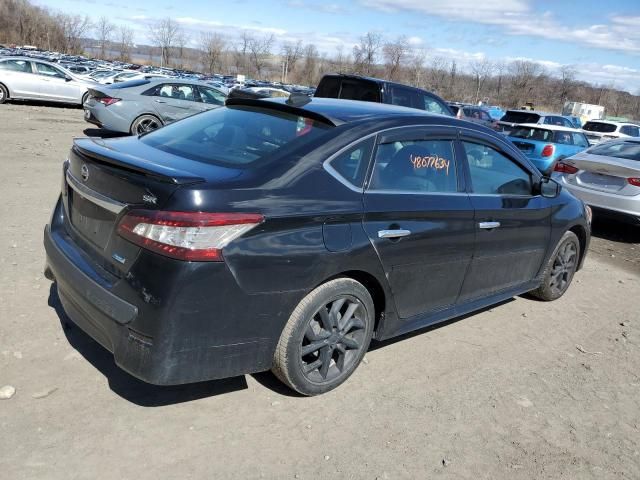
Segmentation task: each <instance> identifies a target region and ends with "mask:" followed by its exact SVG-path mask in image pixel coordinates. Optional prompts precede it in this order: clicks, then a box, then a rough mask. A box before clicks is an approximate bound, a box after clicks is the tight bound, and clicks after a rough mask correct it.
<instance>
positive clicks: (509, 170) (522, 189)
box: [462, 142, 533, 195]
mask: <svg viewBox="0 0 640 480" xmlns="http://www.w3.org/2000/svg"><path fill="white" fill-rule="evenodd" d="M462 145H463V147H464V151H465V153H466V155H467V161H468V163H469V171H470V173H471V185H472V188H473V193H479V194H485V195H531V194H532V191H533V188H532V182H531V175H530V174H529V172H527V171H526V170H524V169H523V168H522V167H520V166H519V165H518V164H516V162H514V161H513V160H511V159H510V158H508V157H506V156H504V155H503V154H501V153H500V152H498V151H497V150H495V149H493V148H491V147H487V146H486V145H480V144H477V143H471V142H462Z"/></svg>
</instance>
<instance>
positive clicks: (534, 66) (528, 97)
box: [508, 60, 545, 106]
mask: <svg viewBox="0 0 640 480" xmlns="http://www.w3.org/2000/svg"><path fill="white" fill-rule="evenodd" d="M509 73H510V77H511V95H510V98H509V99H508V103H510V104H511V106H518V105H522V103H524V102H530V101H532V92H533V90H534V88H535V85H536V83H537V82H538V81H539V80H540V79H541V77H542V76H543V75H544V74H545V69H544V67H543V66H542V65H540V64H539V63H535V62H530V61H527V60H516V61H515V62H512V63H511V64H510V65H509Z"/></svg>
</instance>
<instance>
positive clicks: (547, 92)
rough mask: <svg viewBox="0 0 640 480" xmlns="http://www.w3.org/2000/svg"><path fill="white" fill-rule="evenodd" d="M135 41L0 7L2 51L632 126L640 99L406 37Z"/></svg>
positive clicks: (165, 26)
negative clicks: (573, 114) (580, 116)
mask: <svg viewBox="0 0 640 480" xmlns="http://www.w3.org/2000/svg"><path fill="white" fill-rule="evenodd" d="M133 36H134V35H133V31H132V30H131V28H129V27H127V26H116V25H114V24H112V23H111V22H110V21H109V20H108V19H107V18H104V17H102V18H99V19H98V20H97V21H95V22H91V21H90V19H89V17H87V16H81V15H67V14H62V13H55V12H50V11H49V10H47V9H45V8H42V7H38V6H34V5H31V4H30V3H29V2H28V1H27V0H0V43H15V44H31V45H36V46H39V47H40V48H46V49H47V50H53V51H61V52H65V53H71V54H79V53H82V51H83V47H86V46H87V44H86V41H87V39H88V38H91V40H90V41H89V44H90V45H91V46H97V51H96V49H95V48H92V53H93V54H94V55H95V56H98V57H100V58H104V59H114V60H121V61H125V62H129V61H136V62H139V63H140V62H144V63H154V64H159V65H161V66H166V67H173V68H181V69H190V70H195V71H199V72H203V73H207V74H212V73H221V74H230V75H235V74H244V75H246V76H248V77H249V78H255V79H261V80H271V81H284V82H289V83H296V84H302V85H316V84H317V82H318V80H319V79H320V77H321V76H322V75H323V74H325V73H328V72H339V73H355V74H361V75H369V76H375V77H381V78H386V79H389V80H393V81H397V82H401V83H406V84H409V85H414V86H417V87H420V88H424V89H426V90H429V91H433V92H435V93H437V94H439V95H440V96H442V97H444V98H446V99H447V100H455V101H463V102H469V103H478V102H479V101H482V102H485V103H488V104H492V105H501V106H503V107H506V108H518V107H521V106H523V105H525V104H527V103H532V104H533V105H534V106H535V108H538V109H545V110H550V111H560V110H561V109H562V106H563V104H564V102H565V101H567V100H572V101H579V102H585V103H592V104H598V105H603V106H604V107H605V109H606V112H607V115H611V116H616V117H618V116H620V117H628V118H636V119H638V118H640V95H632V94H630V93H629V92H625V91H621V90H619V89H616V88H614V87H613V86H611V85H594V84H591V83H588V82H585V81H581V80H580V79H579V78H578V73H577V71H576V70H575V69H574V68H573V67H572V66H563V67H561V68H560V69H559V70H558V71H553V72H552V71H549V70H548V69H547V68H545V67H544V66H543V65H541V64H540V63H536V62H532V61H527V60H515V61H511V62H502V61H497V62H492V61H490V60H488V59H486V58H477V59H475V60H471V61H468V62H465V63H464V64H463V65H461V64H460V62H459V61H458V60H457V59H456V58H447V57H444V56H438V55H430V54H429V52H428V50H427V49H424V48H418V47H415V46H413V45H412V44H411V43H410V42H409V40H408V38H407V37H405V36H399V37H397V38H393V39H389V38H386V37H384V36H383V35H381V34H380V33H377V32H368V33H366V34H364V35H362V36H361V37H360V38H359V39H358V43H357V44H356V45H355V46H354V47H353V48H352V49H349V48H346V47H345V46H339V47H337V48H336V50H335V51H334V52H332V53H327V52H321V51H319V50H318V48H317V47H316V45H314V44H312V43H306V44H305V43H304V42H303V41H301V40H300V41H297V42H278V40H277V38H276V37H275V35H271V34H268V35H260V34H253V33H250V32H248V31H242V32H239V34H238V35H237V36H236V37H235V38H233V39H232V38H229V37H228V36H226V35H223V34H222V33H219V32H215V31H212V30H207V31H201V32H195V33H194V32H187V31H186V30H185V29H183V28H182V27H181V25H180V24H179V23H177V22H176V21H175V20H173V19H171V18H168V17H167V18H164V19H161V20H157V21H155V22H153V23H150V24H149V25H148V39H147V40H148V42H149V43H150V45H142V46H134V42H133ZM638 93H640V92H638Z"/></svg>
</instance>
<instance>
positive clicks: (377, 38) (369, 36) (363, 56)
mask: <svg viewBox="0 0 640 480" xmlns="http://www.w3.org/2000/svg"><path fill="white" fill-rule="evenodd" d="M381 43H382V35H380V34H379V33H375V32H367V33H366V34H365V35H364V36H362V37H360V43H359V44H358V45H356V46H355V47H353V59H354V64H355V65H354V67H355V69H356V71H357V72H360V73H363V74H365V75H371V73H372V72H373V67H374V66H375V63H376V59H377V57H378V51H379V50H380V45H381Z"/></svg>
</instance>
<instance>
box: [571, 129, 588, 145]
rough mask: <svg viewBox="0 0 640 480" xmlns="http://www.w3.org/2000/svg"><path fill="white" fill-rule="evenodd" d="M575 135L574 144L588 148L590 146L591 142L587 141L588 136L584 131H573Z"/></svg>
mask: <svg viewBox="0 0 640 480" xmlns="http://www.w3.org/2000/svg"><path fill="white" fill-rule="evenodd" d="M572 136H573V144H574V145H575V146H577V147H584V148H587V147H588V146H589V142H588V141H587V137H585V136H584V133H577V132H576V133H572Z"/></svg>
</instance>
